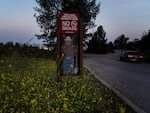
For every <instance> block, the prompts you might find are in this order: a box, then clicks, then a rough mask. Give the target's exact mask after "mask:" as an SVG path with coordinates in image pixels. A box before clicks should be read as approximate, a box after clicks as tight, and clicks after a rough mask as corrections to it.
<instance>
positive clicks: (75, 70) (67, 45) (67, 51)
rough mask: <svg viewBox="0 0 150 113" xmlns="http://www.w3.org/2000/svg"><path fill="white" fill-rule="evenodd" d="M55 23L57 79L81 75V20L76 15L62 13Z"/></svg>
mask: <svg viewBox="0 0 150 113" xmlns="http://www.w3.org/2000/svg"><path fill="white" fill-rule="evenodd" d="M57 23H58V26H57V79H58V80H60V76H61V75H69V76H70V75H82V69H83V58H82V57H83V50H82V49H83V47H82V44H83V42H82V41H83V22H82V19H81V18H80V15H79V14H78V13H64V12H62V13H60V14H59V16H58V20H57Z"/></svg>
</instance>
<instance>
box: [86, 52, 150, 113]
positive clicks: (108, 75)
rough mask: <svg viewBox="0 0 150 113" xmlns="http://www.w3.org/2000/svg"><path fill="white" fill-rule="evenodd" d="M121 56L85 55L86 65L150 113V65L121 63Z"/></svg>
mask: <svg viewBox="0 0 150 113" xmlns="http://www.w3.org/2000/svg"><path fill="white" fill-rule="evenodd" d="M119 54H120V53H119V52H117V53H114V54H107V55H84V65H86V66H87V67H89V68H90V69H92V70H93V71H94V72H95V73H96V74H97V75H98V76H100V78H101V79H102V80H104V81H105V82H107V83H108V84H109V85H111V86H112V87H113V88H115V89H116V90H117V91H119V92H120V93H121V94H122V95H124V96H125V97H126V98H128V99H129V100H130V101H131V102H132V103H134V104H135V105H136V106H138V107H139V108H141V109H142V110H144V111H145V112H146V113H150V64H146V63H141V64H138V63H129V62H121V61H119Z"/></svg>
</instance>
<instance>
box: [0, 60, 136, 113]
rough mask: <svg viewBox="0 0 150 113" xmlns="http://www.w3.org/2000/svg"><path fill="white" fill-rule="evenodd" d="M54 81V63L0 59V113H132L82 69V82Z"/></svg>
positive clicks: (50, 61) (78, 78)
mask: <svg viewBox="0 0 150 113" xmlns="http://www.w3.org/2000/svg"><path fill="white" fill-rule="evenodd" d="M55 77H56V63H55V61H52V60H47V59H42V58H41V59H36V58H26V57H24V58H23V57H18V58H1V59H0V113H8V112H10V113H134V112H133V111H132V110H131V109H130V108H129V107H128V106H127V105H126V104H125V103H124V102H123V101H122V100H121V99H120V98H118V97H117V96H116V95H115V94H114V93H113V92H112V91H110V90H109V89H108V88H106V87H105V86H103V85H102V84H101V83H99V82H98V81H97V80H96V79H95V77H94V75H91V73H90V72H89V71H88V70H86V69H85V70H84V76H83V78H82V79H81V78H80V77H79V76H73V77H71V76H63V77H61V79H62V81H61V82H60V83H57V82H55Z"/></svg>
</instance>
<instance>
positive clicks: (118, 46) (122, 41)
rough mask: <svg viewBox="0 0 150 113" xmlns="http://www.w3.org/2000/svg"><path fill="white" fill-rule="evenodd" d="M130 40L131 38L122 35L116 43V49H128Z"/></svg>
mask: <svg viewBox="0 0 150 113" xmlns="http://www.w3.org/2000/svg"><path fill="white" fill-rule="evenodd" d="M128 40H129V38H128V37H125V35H124V34H122V35H120V36H119V37H117V38H116V39H115V41H114V45H115V48H116V49H126V45H127V42H128Z"/></svg>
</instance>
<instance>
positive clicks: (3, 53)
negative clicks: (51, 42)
mask: <svg viewBox="0 0 150 113" xmlns="http://www.w3.org/2000/svg"><path fill="white" fill-rule="evenodd" d="M16 56H21V57H35V58H51V59H54V58H56V53H55V52H54V50H52V51H49V50H43V49H39V48H38V47H32V46H27V45H25V44H24V45H20V44H18V43H16V44H13V43H12V42H8V43H6V44H3V43H0V57H16Z"/></svg>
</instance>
